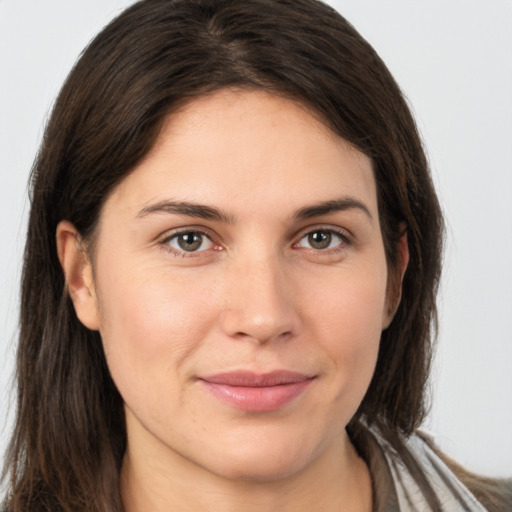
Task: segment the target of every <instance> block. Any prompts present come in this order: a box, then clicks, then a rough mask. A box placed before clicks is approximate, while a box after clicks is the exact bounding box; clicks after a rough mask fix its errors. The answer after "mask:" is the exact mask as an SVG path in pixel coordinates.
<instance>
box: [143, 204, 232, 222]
mask: <svg viewBox="0 0 512 512" xmlns="http://www.w3.org/2000/svg"><path fill="white" fill-rule="evenodd" d="M153 213H171V214H179V215H187V216H189V217H197V218H198V219H206V220H215V221H218V222H224V223H226V224H233V223H234V217H233V216H232V215H229V214H227V213H224V212H222V211H221V210H219V209H218V208H215V207H214V206H207V205H204V204H198V203H192V202H187V201H170V200H164V201H159V202H158V203H155V204H151V205H149V206H146V207H145V208H143V209H142V210H141V211H140V212H139V213H138V214H137V215H136V217H137V218H143V217H147V216H148V215H151V214H153Z"/></svg>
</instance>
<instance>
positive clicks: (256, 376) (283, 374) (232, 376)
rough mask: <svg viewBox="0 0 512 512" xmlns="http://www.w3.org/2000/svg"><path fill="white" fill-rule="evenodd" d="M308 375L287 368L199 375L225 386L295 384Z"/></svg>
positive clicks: (205, 379)
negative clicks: (263, 371) (258, 371)
mask: <svg viewBox="0 0 512 512" xmlns="http://www.w3.org/2000/svg"><path fill="white" fill-rule="evenodd" d="M311 378H313V377H311V376H310V375H306V374H304V373H300V372H293V371H289V370H275V371H272V372H267V373H257V372H253V371H246V370H238V371H233V372H226V373H217V374H215V375H208V376H205V377H201V380H204V381H206V382H210V383H212V384H224V385H227V386H245V387H262V388H263V387H270V386H279V385H283V384H295V383H297V382H303V381H305V380H308V379H311Z"/></svg>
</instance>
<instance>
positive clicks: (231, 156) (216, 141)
mask: <svg viewBox="0 0 512 512" xmlns="http://www.w3.org/2000/svg"><path fill="white" fill-rule="evenodd" d="M339 195H351V196H357V197H358V198H359V199H361V200H364V201H365V202H366V203H368V204H369V207H370V208H371V209H373V208H375V209H376V191H375V182H374V177H373V170H372V163H371V160H370V159H369V158H368V157H366V156H365V155H364V154H362V153H361V152H359V151H357V150H356V149H355V148H353V147H352V146H351V145H350V144H349V143H348V142H346V141H345V140H343V139H342V138H341V137H339V136H337V135H336V134H334V133H333V132H332V131H331V130H330V129H329V128H328V127H327V126H326V125H325V124H323V123H322V122H321V121H320V120H319V119H318V118H317V116H314V115H312V113H310V111H309V110H308V109H307V108H306V107H304V106H303V105H302V104H300V103H297V102H294V101H292V100H290V99H286V98H283V97H280V96H276V95H272V94H269V93H267V92H263V91H243V90H233V89H225V90H221V91H217V92H215V93H213V94H210V95H205V96H202V97H199V98H195V99H194V100H191V101H190V102H188V103H187V104H185V105H184V106H182V108H181V109H180V110H178V111H177V112H175V113H173V114H171V115H169V117H168V118H167V120H166V122H165V123H164V125H163V127H162V129H161V131H160V134H159V136H158V138H157V140H156V142H155V144H154V146H153V148H152V149H151V150H150V152H149V153H148V154H147V155H146V157H145V158H144V159H143V160H142V162H140V164H139V165H138V166H137V167H136V168H135V169H134V171H133V172H132V173H131V174H129V175H128V177H127V178H125V179H124V180H123V181H122V182H121V183H120V185H118V187H117V188H116V189H115V190H114V192H113V194H112V197H111V198H110V199H109V201H107V203H109V202H110V203H118V204H121V203H124V204H125V206H128V203H129V207H130V208H136V207H139V208H140V207H141V206H143V205H145V204H148V203H150V202H154V201H158V200H163V199H166V198H169V197H172V198H176V199H180V200H187V201H194V202H200V203H206V204H219V203H220V204H219V206H222V207H226V208H227V209H228V210H237V209H239V210H240V211H241V212H242V211H244V210H245V211H246V213H247V210H249V209H250V208H252V209H253V210H254V211H256V210H265V209H266V211H272V212H274V213H275V212H276V210H278V208H277V207H278V206H281V207H282V208H281V209H283V210H286V209H288V210H292V209H298V208H300V207H302V206H303V204H304V203H309V202H314V201H317V202H318V201H326V200H331V199H334V198H335V197H336V196H339Z"/></svg>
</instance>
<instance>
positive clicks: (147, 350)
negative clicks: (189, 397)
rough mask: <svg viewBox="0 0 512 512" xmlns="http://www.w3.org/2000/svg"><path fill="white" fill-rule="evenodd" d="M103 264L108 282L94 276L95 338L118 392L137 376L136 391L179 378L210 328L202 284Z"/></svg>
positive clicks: (141, 268) (149, 270) (146, 269)
mask: <svg viewBox="0 0 512 512" xmlns="http://www.w3.org/2000/svg"><path fill="white" fill-rule="evenodd" d="M106 263H107V264H106V265H105V266H104V268H108V269H109V274H108V277H107V276H104V277H105V278H103V276H101V275H100V276H98V282H99V283H101V287H99V289H98V303H99V309H100V333H101V336H102V339H103V344H104V348H105V353H106V357H107V361H108V365H109V368H110V371H111V373H112V376H113V378H114V381H115V382H116V384H117V385H118V387H119V389H120V391H121V392H123V387H126V386H128V387H130V386H132V382H133V378H134V377H136V376H137V377H140V378H138V379H137V385H138V386H140V387H141V390H142V389H144V388H145V387H146V388H148V387H149V386H150V383H154V381H155V379H157V380H158V379H159V378H162V379H164V378H165V379H167V381H168V379H172V378H173V376H178V374H179V373H180V372H183V371H185V370H184V368H185V367H186V361H187V359H188V358H189V357H190V356H191V354H193V353H194V352H195V350H196V349H197V347H198V346H199V344H200V341H201V339H203V338H204V336H205V333H206V332H207V331H208V330H209V328H210V325H211V320H212V316H213V315H212V314H211V310H212V307H211V305H210V304H211V302H210V301H209V300H208V297H209V295H208V293H207V290H205V289H203V288H202V287H201V285H200V282H201V280H195V279H191V280H188V281H184V280H179V279H176V276H172V278H171V276H169V275H167V274H166V272H165V271H162V269H156V268H151V267H149V266H144V265H141V264H140V265H138V267H137V269H136V270H135V269H123V268H122V266H119V265H117V266H115V265H114V266H113V265H112V264H108V262H106ZM130 270H131V271H130ZM125 275H128V276H130V277H129V278H128V279H125V278H124V276H125ZM198 312H201V314H199V313H198Z"/></svg>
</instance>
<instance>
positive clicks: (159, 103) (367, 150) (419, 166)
mask: <svg viewBox="0 0 512 512" xmlns="http://www.w3.org/2000/svg"><path fill="white" fill-rule="evenodd" d="M226 87H237V88H245V89H249V90H250V89H256V90H266V91H268V92H271V93H275V94H277V95H281V96H284V97H287V98H290V99H293V100H294V101H298V102H300V103H302V104H303V105H305V106H306V107H307V108H308V109H310V111H311V112H313V113H314V114H315V115H317V116H318V118H319V119H321V120H322V121H323V122H324V123H325V124H326V125H327V126H328V127H329V128H330V129H331V130H332V131H333V132H334V133H336V134H337V135H339V136H340V137H342V138H344V139H345V140H347V141H348V142H349V143H350V144H352V145H353V146H354V147H355V148H357V149H358V150H359V151H361V152H362V153H364V154H365V155H367V156H368V157H370V158H371V160H372V163H373V171H374V176H375V182H376V185H377V200H378V207H379V215H380V222H381V227H382V235H383V240H384V245H385V252H386V259H387V263H388V268H389V276H390V277H389V279H388V292H389V293H390V294H391V295H392V296H394V297H395V298H396V299H398V294H399V284H400V283H399V282H398V281H399V277H398V268H399V266H400V265H399V263H400V262H399V257H400V256H399V251H398V240H399V239H400V237H401V235H402V234H403V232H404V230H405V231H406V233H407V240H408V245H409V252H410V260H409V264H408V268H407V271H406V273H405V276H404V279H403V283H402V290H401V300H400V302H399V305H398V307H397V310H396V314H395V316H394V319H393V321H392V322H391V324H390V326H389V327H388V328H387V329H386V330H385V331H384V332H383V333H382V337H381V342H380V351H379V356H378V362H377V366H376V370H375V374H374V376H373V380H372V382H371V384H370V387H369V389H368V391H367V393H366V395H365V397H364V399H363V401H362V403H361V405H360V407H359V409H358V411H357V413H356V415H355V417H354V418H353V419H352V421H351V423H350V425H349V426H348V429H349V432H350V433H351V435H353V436H354V437H357V436H359V435H361V431H362V427H361V425H362V424H363V421H364V423H365V424H374V425H376V426H377V427H379V428H380V430H381V431H382V432H383V434H384V435H385V436H386V437H387V438H389V439H391V440H394V442H395V444H397V443H398V444H399V443H400V441H399V440H400V439H403V438H406V437H407V436H409V435H410V434H411V433H413V432H414V431H415V430H416V428H417V427H418V426H419V425H420V423H421V422H422V420H423V418H424V416H425V412H426V396H427V394H426V388H427V384H428V374H429V368H430V362H431V354H432V342H433V339H434V334H435V327H436V303H435V297H436V293H437V289H438V282H439V275H440V268H441V249H442V240H443V220H442V215H441V210H440V207H439V204H438V200H437V197H436V194H435V191H434V188H433V185H432V181H431V177H430V173H429V169H428V162H427V159H426V156H425V153H424V150H423V147H422V142H421V139H420V136H419V134H418V131H417V128H416V125H415V122H414V120H413V117H412V115H411V112H410V109H409V107H408V104H407V101H406V100H405V98H404V96H403V94H402V93H401V91H400V88H399V87H398V85H397V84H396V82H395V80H394V79H393V77H392V76H391V74H390V72H389V71H388V69H387V68H386V66H385V65H384V63H383V62H382V60H381V59H380V58H379V56H378V55H377V54H376V52H375V51H374V50H373V48H372V47H371V46H370V45H369V44H368V43H367V42H366V41H365V39H364V38H363V37H362V36H361V35H359V34H358V32H357V31H356V30H355V29H354V28H353V27H352V26H351V25H350V23H348V22H347V21H346V20H345V19H344V18H343V17H342V16H340V15H339V14H338V13H337V12H336V11H334V10H333V9H332V8H331V7H329V6H327V5H325V4H324V3H322V2H319V1H316V0H143V1H139V2H137V3H135V4H133V5H132V6H131V7H129V8H128V9H127V10H126V11H124V12H123V13H122V14H121V15H120V16H119V17H117V18H116V19H114V20H113V21H112V22H111V23H110V24H109V25H108V26H107V27H106V28H105V29H103V30H102V32H101V33H100V34H99V35H98V36H97V37H96V38H95V39H93V40H92V42H91V43H90V44H89V46H88V47H87V48H86V49H85V50H84V52H83V53H82V55H81V56H80V58H79V60H78V61H77V63H76V65H75V66H74V68H73V69H72V71H71V73H70V74H69V77H68V78H67V80H66V82H65V84H64V86H63V88H62V90H61V92H60V94H59V96H58V98H57V100H56V102H55V104H54V107H53V110H52V113H51V116H50V118H49V121H48V123H47V126H46V129H45V132H44V136H43V140H42V144H41V147H40V150H39V153H38V155H37V158H36V160H35V163H34V166H33V169H32V174H31V186H30V199H31V211H30V217H29V223H28V234H27V241H26V247H25V253H24V267H23V277H22V290H21V317H20V338H19V348H18V355H17V373H16V379H17V412H16V423H15V427H14V431H13V436H12V439H11V443H10V448H9V451H8V454H7V458H6V466H5V471H4V478H5V481H6V483H7V486H8V495H7V497H6V501H5V505H4V507H5V510H8V511H10V512H15V511H16V512H21V511H23V512H26V511H29V510H30V511H32V510H37V511H50V510H51V511H52V512H55V511H59V510H62V511H67V512H71V511H74V512H75V511H81V510H83V511H93V510H94V511H109V512H115V511H121V510H122V503H121V499H120V492H119V472H120V468H121V463H122V459H123V454H124V450H125V447H126V431H125V423H124V412H123V401H122V398H121V396H120V395H119V392H118V391H117V389H116V386H115V384H114V383H113V381H112V379H111V377H110V374H109V371H108V367H107V364H106V361H105V357H104V353H103V347H102V343H101V338H100V335H99V334H98V332H95V331H91V330H88V329H87V328H86V327H84V326H83V325H82V324H81V323H80V321H79V320H78V319H77V316H76V314H75V311H74V309H73V305H72V302H71V300H70V298H69V295H68V292H67V288H66V284H65V281H64V277H63V273H62V270H61V267H60V265H59V261H58V258H57V251H56V244H55V232H56V227H57V224H58V223H59V221H61V220H63V219H66V220H69V221H70V222H72V223H73V224H74V226H75V227H76V228H77V230H78V232H79V233H80V235H81V237H82V238H83V239H84V240H86V241H93V240H94V234H95V230H96V227H97V224H98V219H99V217H100V215H101V210H102V205H103V204H104V202H105V200H106V199H107V197H108V196H109V194H110V193H111V192H112V190H113V189H114V187H116V185H117V184H118V183H120V181H122V180H123V178H124V177H125V176H127V174H128V173H130V171H131V170H133V169H134V167H135V166H136V165H137V163H138V162H140V160H141V159H142V158H143V157H144V156H145V155H146V154H147V153H148V151H149V150H150V149H151V148H152V146H153V144H154V142H155V140H156V138H157V136H158V134H159V131H160V129H161V127H162V124H163V121H164V120H165V119H166V117H167V116H169V115H172V113H173V111H175V110H176V109H178V108H179V107H180V105H182V104H183V102H186V101H189V100H190V99H193V98H194V97H198V96H201V95H205V94H209V93H212V92H214V91H216V90H219V89H222V88H226Z"/></svg>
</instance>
